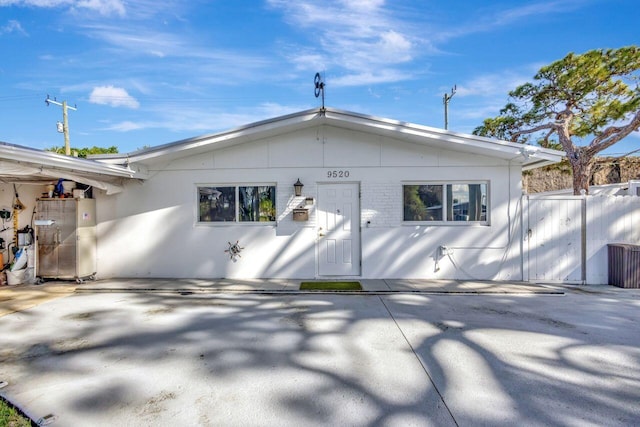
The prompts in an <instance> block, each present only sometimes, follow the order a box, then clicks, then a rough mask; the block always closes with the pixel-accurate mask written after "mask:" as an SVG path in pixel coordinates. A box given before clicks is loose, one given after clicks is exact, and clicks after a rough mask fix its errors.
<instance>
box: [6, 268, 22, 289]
mask: <svg viewBox="0 0 640 427" xmlns="http://www.w3.org/2000/svg"><path fill="white" fill-rule="evenodd" d="M26 272H27V269H26V268H25V269H22V270H15V271H11V270H7V271H6V273H7V285H9V286H15V285H20V284H22V283H23V282H24V275H25V273H26Z"/></svg>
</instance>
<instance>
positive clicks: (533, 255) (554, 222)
mask: <svg viewBox="0 0 640 427" xmlns="http://www.w3.org/2000/svg"><path fill="white" fill-rule="evenodd" d="M523 208H524V210H523V225H524V226H523V232H524V236H523V239H524V246H523V249H524V254H523V255H524V259H523V266H524V278H525V280H529V281H533V282H564V283H588V284H606V283H607V281H608V266H607V244H609V243H631V244H636V245H640V197H637V196H547V195H528V196H523Z"/></svg>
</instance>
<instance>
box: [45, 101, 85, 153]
mask: <svg viewBox="0 0 640 427" xmlns="http://www.w3.org/2000/svg"><path fill="white" fill-rule="evenodd" d="M44 102H45V104H47V107H48V106H49V104H54V105H59V106H60V107H62V123H60V122H58V132H60V133H63V134H64V154H66V155H67V156H70V155H71V145H70V144H69V120H68V118H67V109H70V110H73V111H77V110H78V108H77V107H75V106H73V107H69V106H68V105H67V101H62V103H60V102H58V101H57V100H56V99H55V98H53V99H51V98H49V95H47V99H45V100H44Z"/></svg>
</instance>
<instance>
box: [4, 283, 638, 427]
mask: <svg viewBox="0 0 640 427" xmlns="http://www.w3.org/2000/svg"><path fill="white" fill-rule="evenodd" d="M138 284H139V285H138V286H137V288H136V287H135V286H134V287H132V288H131V289H128V290H127V289H125V288H122V289H120V288H118V287H117V286H114V287H113V289H111V290H109V289H105V288H104V287H103V288H100V286H96V287H95V289H94V290H93V291H90V290H89V289H87V290H85V291H83V292H80V293H75V294H72V295H69V296H65V297H60V298H57V299H53V300H50V301H47V302H45V303H43V304H41V305H38V306H35V307H33V308H29V309H26V310H23V311H19V312H15V313H12V314H8V315H6V316H3V317H0V334H1V335H0V336H1V342H2V345H1V347H0V380H3V381H6V382H8V383H9V384H8V386H6V387H5V388H3V389H1V390H0V394H2V395H3V396H5V397H6V398H8V399H9V400H11V401H12V402H14V403H16V404H18V405H19V406H20V407H21V408H23V409H24V410H25V411H26V412H27V413H28V414H29V415H31V416H32V417H33V418H34V419H36V420H37V419H39V418H41V417H45V416H48V415H49V416H50V417H49V418H48V419H55V422H54V424H53V425H55V426H78V425H91V426H113V425H123V426H147V425H148V426H151V425H153V426H165V425H166V426H169V425H171V426H174V425H202V426H209V425H211V426H213V425H216V426H218V425H225V426H226V425H229V426H239V425H242V426H254V425H255V426H258V425H260V426H263V425H274V426H293V425H296V426H298V425H311V426H314V425H350V426H369V425H383V426H411V425H415V426H422V425H438V426H440V425H444V426H446V425H460V426H475V425H492V426H495V425H497V426H500V425H505V426H506V425H509V426H512V425H540V426H542V425H545V426H548V425H563V426H572V425H575V426H578V425H579V426H585V425H620V426H622V425H625V426H628V425H640V405H638V402H639V401H640V291H638V290H623V289H618V288H613V287H607V286H585V287H563V288H561V289H562V290H564V294H557V293H556V294H547V293H535V292H529V293H527V292H525V293H509V292H501V293H499V294H482V293H480V294H468V293H464V294H459V293H452V294H439V293H437V292H431V293H421V292H419V291H415V290H413V289H410V290H409V291H408V292H397V293H393V292H390V293H382V294H373V293H368V294H364V295H332V294H299V295H293V294H286V293H283V294H275V295H273V294H265V293H252V292H251V291H250V289H249V290H244V291H243V292H236V293H234V292H233V291H231V290H228V291H226V292H217V291H216V292H194V291H184V292H168V290H169V289H162V286H158V285H157V282H154V283H148V286H144V284H143V283H141V282H138ZM163 286H166V285H163Z"/></svg>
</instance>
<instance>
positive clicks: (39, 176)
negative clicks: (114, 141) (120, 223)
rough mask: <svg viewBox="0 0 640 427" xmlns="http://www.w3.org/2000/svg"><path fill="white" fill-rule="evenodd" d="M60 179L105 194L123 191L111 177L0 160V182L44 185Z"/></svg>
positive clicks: (120, 184)
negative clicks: (87, 186)
mask: <svg viewBox="0 0 640 427" xmlns="http://www.w3.org/2000/svg"><path fill="white" fill-rule="evenodd" d="M60 178H62V179H65V180H69V181H75V182H78V183H81V184H86V185H91V186H92V187H94V188H99V189H101V190H104V191H106V193H107V194H116V193H119V192H121V191H123V189H124V188H123V187H122V183H121V182H119V181H120V180H119V179H116V180H114V178H113V177H106V176H100V175H96V174H93V175H92V176H87V174H86V173H82V172H77V171H67V170H60V169H53V168H47V167H44V166H35V165H29V164H20V163H13V162H7V161H2V160H0V181H3V182H8V183H16V182H21V183H32V184H46V183H50V182H55V181H57V180H58V179H60Z"/></svg>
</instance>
